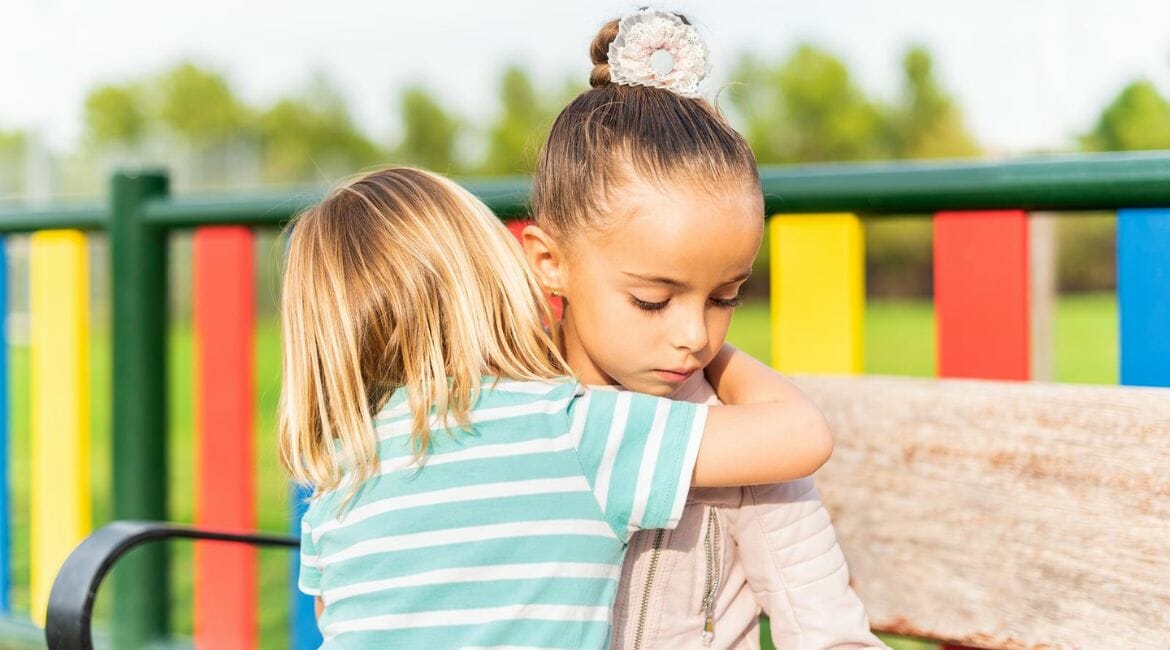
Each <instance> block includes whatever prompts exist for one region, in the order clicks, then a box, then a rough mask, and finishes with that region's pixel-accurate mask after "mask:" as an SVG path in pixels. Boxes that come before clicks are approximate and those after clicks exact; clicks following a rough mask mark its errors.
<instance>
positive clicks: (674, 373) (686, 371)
mask: <svg viewBox="0 0 1170 650" xmlns="http://www.w3.org/2000/svg"><path fill="white" fill-rule="evenodd" d="M696 370H698V368H658V369H656V370H655V371H654V372H655V373H657V374H658V376H659V377H661V378H663V379H665V380H667V381H686V379H687V378H689V377H690V376H691V375H693V374H694V373H695V371H696Z"/></svg>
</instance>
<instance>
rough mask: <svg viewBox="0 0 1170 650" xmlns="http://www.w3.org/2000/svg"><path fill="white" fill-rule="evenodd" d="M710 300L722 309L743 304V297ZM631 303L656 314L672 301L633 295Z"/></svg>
mask: <svg viewBox="0 0 1170 650" xmlns="http://www.w3.org/2000/svg"><path fill="white" fill-rule="evenodd" d="M708 300H710V301H711V304H712V305H715V306H716V307H719V308H721V309H735V308H736V307H738V306H740V305H741V304H743V296H735V297H734V298H709V299H708ZM630 303H631V304H633V305H634V306H635V307H637V308H638V309H641V310H642V311H649V312H656V311H662V310H663V309H666V306H667V305H669V304H670V299H669V298H668V299H666V300H663V301H662V302H648V301H646V300H640V299H638V297H637V296H634V295H631V296H630Z"/></svg>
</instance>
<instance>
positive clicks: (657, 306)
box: [630, 295, 670, 311]
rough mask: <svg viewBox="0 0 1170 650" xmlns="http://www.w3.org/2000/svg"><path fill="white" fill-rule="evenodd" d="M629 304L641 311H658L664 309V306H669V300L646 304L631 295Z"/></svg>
mask: <svg viewBox="0 0 1170 650" xmlns="http://www.w3.org/2000/svg"><path fill="white" fill-rule="evenodd" d="M630 303H631V304H633V305H634V306H635V307H637V308H638V309H641V310H643V311H660V310H662V309H665V308H666V305H668V304H670V299H669V298H667V299H666V300H663V301H662V302H647V301H645V300H639V299H638V297H637V296H633V295H631V296H630Z"/></svg>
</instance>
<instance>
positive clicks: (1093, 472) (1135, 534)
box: [46, 376, 1170, 649]
mask: <svg viewBox="0 0 1170 650" xmlns="http://www.w3.org/2000/svg"><path fill="white" fill-rule="evenodd" d="M797 381H798V383H799V384H800V386H801V388H802V389H804V390H805V391H807V392H808V393H809V394H810V395H811V396H812V397H813V399H815V400H816V402H817V403H818V404H819V405H820V406H821V408H822V409H823V410H824V412H825V414H826V415H827V416H828V418H829V420H830V421H831V422H832V424H833V427H834V430H835V431H836V434H837V447H836V451H835V452H834V456H833V460H832V461H831V462H830V463H829V464H828V465H826V467H825V468H824V469H823V470H822V471H821V472H820V473H819V474H818V485H819V486H820V489H821V493H822V495H823V497H824V499H825V502H826V504H827V506H828V507H829V509H830V511H831V512H832V513H833V518H834V522H835V524H836V528H837V534H838V536H839V538H840V541H841V545H842V547H843V548H844V550H845V554H846V556H847V557H848V559H849V564H850V569H851V571H852V575H853V580H854V585H855V587H856V588H857V590H858V592H859V593H860V595H861V597H862V599H863V600H864V602H865V603H866V607H867V609H868V611H869V615H870V621H871V623H872V624H873V626H874V627H875V629H877V630H879V631H883V632H890V633H894V634H900V635H907V636H915V637H921V638H926V639H934V640H937V641H940V642H945V643H949V644H956V645H964V646H971V647H980V648H1011V649H1016V648H1106V647H1108V648H1152V647H1164V646H1166V645H1167V644H1168V643H1170V390H1168V389H1157V388H1123V387H1112V386H1076V385H1057V384H1042V383H1019V382H990V381H967V380H934V379H908V378H894V377H879V376H863V377H811V376H809V377H799V378H798V379H797ZM168 538H190V539H213V540H222V541H236V542H244V543H251V544H263V545H278V546H288V547H295V546H296V544H297V540H296V539H295V538H292V537H286V536H280V535H235V534H225V533H216V532H209V531H199V530H196V529H192V528H188V527H183V526H175V525H171V524H158V523H150V522H115V523H113V524H110V525H109V526H106V527H105V528H102V529H101V530H99V531H98V532H96V533H94V534H93V535H92V536H90V537H89V538H88V539H87V540H86V541H85V542H83V543H82V544H81V545H80V546H79V547H78V548H77V549H76V550H75V551H74V552H73V554H72V555H70V557H69V559H68V560H67V561H66V563H65V565H64V567H63V568H62V570H61V572H60V574H59V575H58V577H57V581H56V583H55V584H54V587H53V592H52V595H51V597H50V602H49V613H48V622H47V627H46V635H47V638H48V642H49V647H50V648H54V649H56V648H84V649H88V648H91V647H92V643H91V641H90V620H89V617H90V614H91V611H92V606H93V596H94V594H95V593H96V591H97V587H98V585H99V584H100V582H101V579H102V578H103V577H104V576H105V574H106V572H107V571H108V570H109V568H110V566H111V565H112V564H113V562H114V561H115V560H116V559H117V558H118V557H119V556H121V555H122V554H124V553H125V552H126V551H128V550H129V549H130V548H132V547H134V546H136V545H138V544H141V543H144V542H148V541H155V540H161V539H168Z"/></svg>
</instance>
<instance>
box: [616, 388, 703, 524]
mask: <svg viewBox="0 0 1170 650" xmlns="http://www.w3.org/2000/svg"><path fill="white" fill-rule="evenodd" d="M669 417H670V402H668V401H666V400H659V401H658V407H657V408H655V409H654V421H653V422H652V423H651V424H650V433H649V434H648V435H647V436H646V447H645V448H644V449H643V450H642V464H641V466H639V467H638V483H637V484H636V487H635V488H634V503H633V507H632V508H631V510H630V526H629V532H630V533H633V532H634V531H636V530H641V529H642V528H643V525H642V518H643V517H644V516H645V515H646V505H647V503H646V502H647V501H648V500H649V499H650V488H651V487H652V486H653V485H654V468H655V467H657V466H658V452H659V451H660V450H661V449H662V436H663V434H664V433H665V432H666V420H667V418H669ZM683 485H690V481H687V482H686V483H684V484H683ZM678 489H679V491H681V492H685V491H686V489H685V488H683V487H682V486H679V488H678ZM671 502H672V503H673V502H674V500H673V499H671Z"/></svg>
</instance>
